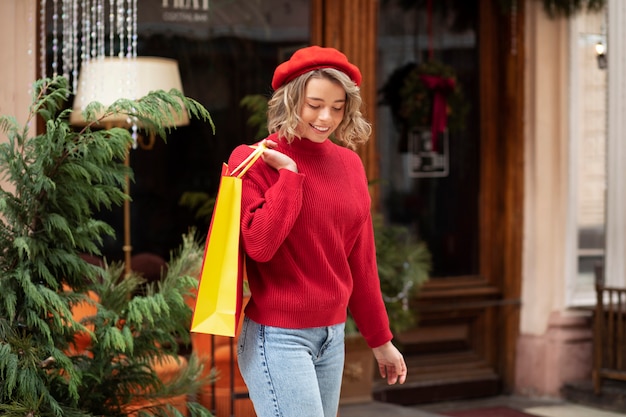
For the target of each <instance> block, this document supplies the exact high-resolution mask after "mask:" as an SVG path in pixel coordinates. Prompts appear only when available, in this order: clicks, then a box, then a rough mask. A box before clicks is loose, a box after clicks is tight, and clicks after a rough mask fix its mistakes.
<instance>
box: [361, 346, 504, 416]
mask: <svg viewBox="0 0 626 417" xmlns="http://www.w3.org/2000/svg"><path fill="white" fill-rule="evenodd" d="M405 359H406V361H407V367H408V369H409V374H408V378H407V381H406V383H405V384H404V385H391V386H389V385H387V384H386V383H385V382H384V381H383V380H381V379H380V377H378V378H376V383H375V385H374V390H373V397H374V399H375V400H377V401H381V402H387V403H394V404H399V405H415V404H426V403H432V402H440V401H450V400H457V399H471V398H482V397H488V396H495V395H498V394H500V379H499V377H498V375H497V374H496V373H495V372H494V371H493V369H492V368H491V367H490V366H488V365H487V364H486V363H485V362H484V361H483V360H481V359H480V358H478V357H477V356H476V355H475V354H473V353H471V352H454V353H441V354H432V353H431V354H421V355H412V356H408V357H406V358H405Z"/></svg>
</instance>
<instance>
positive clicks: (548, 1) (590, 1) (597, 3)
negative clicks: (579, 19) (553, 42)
mask: <svg viewBox="0 0 626 417" xmlns="http://www.w3.org/2000/svg"><path fill="white" fill-rule="evenodd" d="M535 1H541V3H542V6H543V10H544V11H545V12H546V14H547V15H548V16H549V17H551V18H555V17H561V16H562V17H571V16H574V15H575V14H577V13H580V12H581V11H584V10H587V11H589V12H599V11H600V10H602V9H603V8H604V6H605V5H606V0H535ZM500 4H501V6H502V9H503V11H505V12H507V13H510V12H511V11H512V10H513V5H514V4H517V0H500ZM517 7H519V5H517Z"/></svg>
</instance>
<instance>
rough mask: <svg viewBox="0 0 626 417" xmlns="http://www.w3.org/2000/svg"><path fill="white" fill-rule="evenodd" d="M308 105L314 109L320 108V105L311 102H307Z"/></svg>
mask: <svg viewBox="0 0 626 417" xmlns="http://www.w3.org/2000/svg"><path fill="white" fill-rule="evenodd" d="M307 105H308V106H309V107H310V108H312V109H313V110H317V109H319V108H320V106H318V105H315V104H311V103H307Z"/></svg>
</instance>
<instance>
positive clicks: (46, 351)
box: [0, 77, 213, 417]
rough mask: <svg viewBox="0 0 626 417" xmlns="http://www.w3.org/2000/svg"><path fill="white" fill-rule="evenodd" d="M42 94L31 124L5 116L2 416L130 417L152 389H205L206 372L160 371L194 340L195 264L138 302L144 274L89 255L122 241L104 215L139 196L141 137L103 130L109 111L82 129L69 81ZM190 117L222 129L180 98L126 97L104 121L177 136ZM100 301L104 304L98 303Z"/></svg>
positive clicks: (41, 83) (53, 82)
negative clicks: (35, 131) (175, 376)
mask: <svg viewBox="0 0 626 417" xmlns="http://www.w3.org/2000/svg"><path fill="white" fill-rule="evenodd" d="M34 91H35V94H34V96H33V103H32V105H31V106H30V114H29V116H28V118H27V120H28V122H27V123H26V125H25V126H24V127H21V126H19V124H18V123H17V122H16V120H15V118H13V117H10V116H0V132H2V133H4V134H5V135H6V141H5V142H3V143H1V144H0V177H1V178H2V179H3V180H4V182H5V183H7V184H8V185H9V186H8V187H7V188H5V189H0V210H1V212H2V214H3V216H2V220H0V251H1V253H2V255H3V256H2V257H0V272H1V273H0V294H2V297H0V414H1V415H3V416H6V417H18V416H19V417H23V416H27V415H38V416H43V417H60V416H71V417H86V416H91V415H107V416H123V415H126V414H127V413H128V407H129V404H131V403H132V401H133V399H136V398H138V397H140V396H141V395H143V394H142V392H143V391H142V390H140V389H139V388H140V387H146V388H147V391H146V392H149V393H150V395H151V396H153V397H154V398H157V397H158V396H159V395H162V396H164V397H163V398H168V397H167V396H168V395H170V394H171V393H172V392H183V391H185V390H187V392H193V391H194V390H195V389H197V387H198V384H199V381H198V380H196V379H194V378H195V376H196V375H199V374H198V372H199V371H198V364H197V363H195V362H194V363H192V362H190V367H189V369H187V370H185V372H186V373H184V375H185V376H184V377H183V376H181V379H180V380H179V381H178V382H177V383H176V384H173V385H169V384H167V385H166V384H163V383H162V382H161V381H160V380H159V378H158V376H157V375H156V373H155V372H154V371H153V369H152V368H153V366H154V364H155V363H158V362H161V361H165V360H168V359H172V358H178V353H177V351H178V344H177V343H178V342H179V341H180V340H188V338H189V335H188V322H189V321H190V316H191V311H190V309H189V307H188V306H187V305H186V303H185V301H184V300H185V296H186V294H188V293H189V291H190V288H193V286H194V280H193V278H191V276H189V275H186V274H187V273H188V272H189V271H192V269H191V267H190V266H189V265H190V264H189V263H188V262H187V261H184V262H183V261H182V260H181V261H177V260H174V258H173V260H172V265H173V266H174V267H173V268H171V271H172V272H171V274H174V273H175V272H176V271H178V272H179V273H181V274H184V275H183V276H178V277H175V276H174V275H171V276H170V275H169V273H168V277H164V281H163V283H162V284H161V285H159V286H154V287H150V289H149V291H147V292H146V293H145V294H144V295H141V296H137V295H136V294H137V292H138V288H140V286H142V285H144V282H143V279H142V278H141V277H138V276H134V275H131V276H123V275H124V274H123V265H119V264H113V265H109V266H107V267H106V268H104V269H103V268H99V267H95V266H93V265H89V264H87V263H86V262H85V261H84V260H82V259H81V258H80V256H79V254H80V253H81V252H85V253H90V254H96V255H97V254H100V249H99V248H100V246H101V244H102V240H103V236H106V235H113V233H114V231H113V228H112V227H111V226H110V225H108V224H107V223H105V222H103V221H100V220H97V219H96V218H94V217H95V216H94V214H95V213H96V212H97V210H99V209H101V208H108V209H109V208H112V207H115V206H120V205H121V204H122V203H123V202H124V200H125V199H126V198H128V196H127V195H126V194H125V193H124V187H125V184H126V178H131V179H132V171H131V170H130V169H129V168H128V167H126V166H125V165H124V163H123V161H124V158H125V156H126V153H127V151H128V149H129V146H130V144H131V143H132V137H131V134H130V132H129V131H128V130H126V129H122V128H113V129H108V130H104V129H100V126H99V123H100V121H101V120H102V118H96V116H95V114H96V112H95V111H96V110H99V109H102V106H101V105H98V104H97V103H95V104H92V105H89V106H88V108H87V110H86V112H87V116H88V117H91V119H90V121H89V122H88V124H87V125H86V126H85V127H83V128H82V129H81V130H79V131H75V130H74V129H73V128H72V127H71V126H70V125H69V121H68V118H69V114H70V110H66V109H65V107H66V105H67V98H68V97H69V94H70V92H69V88H68V82H67V80H66V79H64V78H63V77H56V78H53V79H42V80H38V81H37V82H36V83H35V86H34ZM164 109H167V110H164ZM183 111H187V112H188V115H190V116H192V117H198V118H201V119H203V120H204V121H209V122H210V123H211V126H212V127H213V122H212V121H211V118H210V115H209V113H208V112H207V111H206V109H204V108H203V107H202V106H201V105H200V104H199V103H197V102H195V101H194V100H192V99H189V98H186V97H184V96H183V95H182V94H181V93H180V92H177V91H171V92H169V93H165V92H163V91H157V92H153V93H150V94H148V96H146V97H144V98H142V99H140V100H137V101H130V100H120V101H118V102H116V103H114V105H113V106H111V107H109V108H107V109H104V113H103V114H104V116H102V117H106V115H110V114H114V113H120V112H121V113H124V114H128V115H129V116H132V117H133V118H134V119H135V120H137V121H138V123H140V124H141V126H142V127H143V128H144V129H146V130H147V131H148V132H154V133H156V134H158V135H160V136H161V137H163V139H165V137H166V134H167V132H168V131H169V129H170V128H169V127H168V126H169V125H170V124H171V121H172V120H173V119H174V118H175V117H178V116H180V115H182V112H183ZM37 117H40V118H41V120H42V121H43V123H44V125H45V131H44V133H42V134H39V135H31V134H30V132H29V129H28V128H29V126H32V125H35V124H36V123H33V121H34V120H36V118H37ZM196 250H197V248H196ZM189 253H190V252H189ZM188 255H189V257H191V258H193V256H195V257H196V258H198V257H200V256H201V254H200V255H197V254H196V255H193V256H192V255H191V254H188ZM185 256H187V255H185ZM191 258H190V259H191ZM177 265H179V266H177ZM183 265H185V267H183ZM94 294H97V295H98V296H99V298H90V297H93V295H94ZM81 306H91V307H92V309H93V310H94V312H93V313H91V314H88V315H87V316H85V317H83V318H82V319H81V320H80V322H78V321H76V319H74V317H73V313H74V311H75V310H76V309H77V308H79V307H81ZM79 336H80V337H83V338H86V340H87V341H88V344H89V347H88V348H87V350H86V351H81V352H76V351H75V346H76V344H75V341H76V340H77V337H79ZM185 378H187V379H185ZM189 378H192V379H189ZM168 393H169V394H168ZM190 409H192V410H194V412H193V414H192V415H194V416H206V415H208V412H207V411H206V410H204V409H203V408H202V407H199V406H194V405H192V406H191V407H190ZM163 410H164V409H163V408H159V409H158V410H156V411H155V413H163V412H164V411H163Z"/></svg>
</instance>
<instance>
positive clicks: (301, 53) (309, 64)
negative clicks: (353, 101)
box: [272, 46, 361, 90]
mask: <svg viewBox="0 0 626 417" xmlns="http://www.w3.org/2000/svg"><path fill="white" fill-rule="evenodd" d="M320 68H334V69H336V70H339V71H341V72H343V73H345V74H346V75H347V76H348V77H350V79H351V80H352V81H354V83H355V84H356V85H357V86H358V85H361V71H359V68H358V67H357V66H356V65H353V64H351V63H350V62H349V61H348V58H347V57H346V56H345V55H344V54H343V53H341V52H339V51H338V50H336V49H335V48H322V47H320V46H309V47H306V48H302V49H298V50H297V51H296V52H294V54H293V55H292V56H291V58H290V59H289V60H288V61H285V62H283V63H282V64H280V65H279V66H278V67H276V70H275V71H274V78H272V88H273V89H274V90H276V89H277V88H278V87H280V86H282V85H285V84H287V83H288V82H289V81H291V80H293V79H295V78H297V77H299V76H300V75H302V74H304V73H305V72H309V71H313V70H316V69H320Z"/></svg>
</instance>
